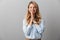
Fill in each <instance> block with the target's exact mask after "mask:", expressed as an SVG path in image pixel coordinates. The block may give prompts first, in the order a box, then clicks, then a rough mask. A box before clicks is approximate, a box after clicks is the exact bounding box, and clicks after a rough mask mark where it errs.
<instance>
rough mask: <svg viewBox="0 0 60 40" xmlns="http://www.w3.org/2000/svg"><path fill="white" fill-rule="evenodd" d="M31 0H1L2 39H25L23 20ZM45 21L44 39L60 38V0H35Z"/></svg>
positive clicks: (54, 39) (53, 39)
mask: <svg viewBox="0 0 60 40" xmlns="http://www.w3.org/2000/svg"><path fill="white" fill-rule="evenodd" d="M29 1H31V0H0V40H24V38H25V37H24V34H23V31H22V26H23V25H22V21H23V19H24V15H25V13H26V10H27V5H28V2H29ZM34 1H36V2H37V3H38V5H39V9H40V12H41V14H42V16H43V19H44V21H45V23H44V24H45V31H44V33H43V37H42V40H60V31H59V30H60V18H59V17H60V16H59V15H60V0H34Z"/></svg>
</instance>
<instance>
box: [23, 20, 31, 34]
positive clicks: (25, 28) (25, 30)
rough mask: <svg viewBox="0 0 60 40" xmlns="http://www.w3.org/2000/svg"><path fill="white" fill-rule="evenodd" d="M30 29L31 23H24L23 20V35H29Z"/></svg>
mask: <svg viewBox="0 0 60 40" xmlns="http://www.w3.org/2000/svg"><path fill="white" fill-rule="evenodd" d="M31 30H32V25H26V21H25V20H23V32H24V34H25V35H30V33H31Z"/></svg>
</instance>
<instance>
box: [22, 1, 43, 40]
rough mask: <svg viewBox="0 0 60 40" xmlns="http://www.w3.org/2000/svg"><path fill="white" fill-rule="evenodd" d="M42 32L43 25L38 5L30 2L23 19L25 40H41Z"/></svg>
mask: <svg viewBox="0 0 60 40" xmlns="http://www.w3.org/2000/svg"><path fill="white" fill-rule="evenodd" d="M43 31H44V24H43V19H42V16H41V14H40V13H39V7H38V4H37V3H36V2H35V1H30V2H29V4H28V11H27V14H26V16H25V18H24V19H23V32H24V35H25V37H26V40H41V38H42V33H43Z"/></svg>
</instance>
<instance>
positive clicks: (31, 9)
mask: <svg viewBox="0 0 60 40" xmlns="http://www.w3.org/2000/svg"><path fill="white" fill-rule="evenodd" d="M36 9H37V8H36V7H35V5H34V4H30V5H29V8H28V10H29V12H30V13H31V14H35V13H36Z"/></svg>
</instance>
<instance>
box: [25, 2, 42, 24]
mask: <svg viewBox="0 0 60 40" xmlns="http://www.w3.org/2000/svg"><path fill="white" fill-rule="evenodd" d="M30 4H34V5H35V6H36V8H37V9H36V13H35V17H34V20H35V21H36V22H37V24H39V23H40V22H41V19H42V16H41V14H40V12H39V7H38V4H37V3H36V2H35V1H30V2H29V4H28V9H29V6H30ZM25 19H26V22H27V24H29V23H30V19H31V13H30V12H29V10H27V13H26V15H25Z"/></svg>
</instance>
